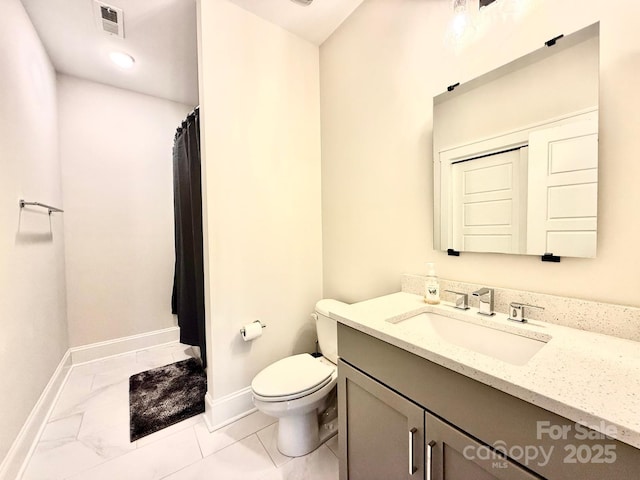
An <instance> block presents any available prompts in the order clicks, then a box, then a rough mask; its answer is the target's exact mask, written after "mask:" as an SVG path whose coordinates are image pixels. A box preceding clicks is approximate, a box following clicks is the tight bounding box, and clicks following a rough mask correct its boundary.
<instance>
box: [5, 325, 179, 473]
mask: <svg viewBox="0 0 640 480" xmlns="http://www.w3.org/2000/svg"><path fill="white" fill-rule="evenodd" d="M179 340H180V328H179V327H170V328H165V329H162V330H156V331H153V332H148V333H143V334H140V335H132V336H130V337H123V338H117V339H114V340H109V341H106V342H99V343H93V344H90V345H83V346H81V347H74V348H70V349H69V350H67V351H66V353H65V354H64V356H63V357H62V360H60V364H59V365H58V367H57V368H56V370H55V372H54V373H53V375H52V376H51V379H50V380H49V383H48V384H47V386H46V387H45V389H44V391H43V392H42V395H40V398H39V399H38V401H37V402H36V405H35V406H34V407H33V410H31V413H30V414H29V417H28V418H27V420H26V422H25V423H24V425H23V426H22V429H21V430H20V433H18V436H17V437H16V439H15V440H14V442H13V444H12V445H11V448H10V449H9V452H8V453H7V456H6V457H5V458H4V460H3V461H2V464H0V480H15V479H16V478H20V476H21V475H22V473H23V470H24V468H25V467H26V465H27V461H28V460H29V458H31V454H32V453H33V450H34V449H35V446H36V443H37V440H38V439H39V438H40V435H41V434H42V430H43V429H44V427H45V425H46V423H47V420H48V418H49V415H50V414H51V411H52V410H53V407H54V405H55V403H56V400H57V399H58V395H59V394H60V391H61V390H62V387H63V386H64V383H65V381H66V379H67V376H68V374H69V372H70V371H71V369H72V367H73V366H74V365H77V364H80V363H85V362H90V361H92V360H98V359H101V358H105V357H111V356H113V355H120V354H122V353H127V352H132V351H136V350H143V349H145V348H151V347H156V346H159V345H162V344H165V343H171V342H177V341H179Z"/></svg>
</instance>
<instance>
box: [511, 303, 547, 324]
mask: <svg viewBox="0 0 640 480" xmlns="http://www.w3.org/2000/svg"><path fill="white" fill-rule="evenodd" d="M524 307H532V308H538V309H540V310H544V307H539V306H538V305H530V304H528V303H519V302H511V303H510V304H509V320H513V321H515V322H521V323H525V322H526V321H527V319H526V318H525V316H524Z"/></svg>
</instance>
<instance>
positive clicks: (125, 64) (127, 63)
mask: <svg viewBox="0 0 640 480" xmlns="http://www.w3.org/2000/svg"><path fill="white" fill-rule="evenodd" d="M109 58H110V59H111V61H112V62H113V63H115V64H116V65H117V66H119V67H120V68H123V69H125V70H129V69H130V68H133V65H134V64H135V63H136V61H135V59H134V58H133V57H132V56H131V55H129V54H127V53H124V52H111V53H110V54H109Z"/></svg>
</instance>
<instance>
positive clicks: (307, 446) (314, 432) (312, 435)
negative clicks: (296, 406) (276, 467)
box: [278, 410, 338, 457]
mask: <svg viewBox="0 0 640 480" xmlns="http://www.w3.org/2000/svg"><path fill="white" fill-rule="evenodd" d="M337 433H338V421H337V418H335V419H333V420H331V421H330V422H327V423H325V424H322V425H318V414H317V411H315V410H314V411H312V412H309V413H307V414H306V415H299V416H296V417H280V419H279V421H278V451H279V452H280V453H282V454H283V455H286V456H287V457H301V456H303V455H306V454H308V453H311V452H313V451H314V450H315V449H316V448H318V447H319V446H320V445H322V444H323V443H324V442H326V441H327V440H329V439H330V438H331V437H333V436H334V435H336V434H337Z"/></svg>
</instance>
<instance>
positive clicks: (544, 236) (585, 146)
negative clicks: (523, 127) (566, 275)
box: [527, 116, 598, 257]
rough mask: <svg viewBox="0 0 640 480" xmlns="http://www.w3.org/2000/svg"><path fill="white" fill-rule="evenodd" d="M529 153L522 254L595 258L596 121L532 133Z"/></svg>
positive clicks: (575, 123)
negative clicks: (526, 209)
mask: <svg viewBox="0 0 640 480" xmlns="http://www.w3.org/2000/svg"><path fill="white" fill-rule="evenodd" d="M529 150H530V159H531V161H530V162H529V181H528V182H529V211H528V219H527V227H528V228H527V231H528V235H527V253H529V254H536V255H542V254H544V253H552V254H553V255H557V256H569V255H570V256H578V257H595V256H596V224H597V208H598V120H597V117H595V116H594V117H593V118H591V119H589V120H586V121H578V122H574V123H570V124H567V125H562V126H557V127H552V128H547V129H543V130H538V131H535V132H531V134H530V135H529ZM532 199H536V201H532Z"/></svg>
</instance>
